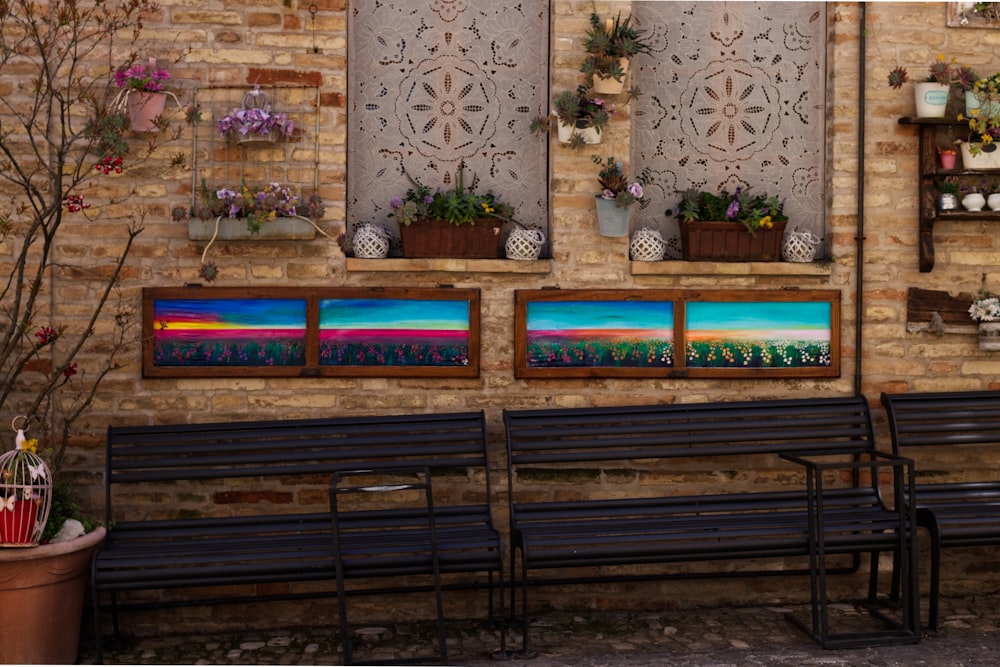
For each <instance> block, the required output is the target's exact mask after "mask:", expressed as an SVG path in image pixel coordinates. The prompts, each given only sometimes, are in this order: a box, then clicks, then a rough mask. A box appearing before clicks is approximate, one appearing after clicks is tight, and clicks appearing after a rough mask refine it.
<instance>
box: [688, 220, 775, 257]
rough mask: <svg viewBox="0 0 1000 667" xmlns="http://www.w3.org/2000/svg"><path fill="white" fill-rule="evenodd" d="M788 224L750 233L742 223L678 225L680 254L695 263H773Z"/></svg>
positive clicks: (709, 222)
mask: <svg viewBox="0 0 1000 667" xmlns="http://www.w3.org/2000/svg"><path fill="white" fill-rule="evenodd" d="M787 224H788V223H787V222H776V223H774V227H771V228H770V229H758V230H757V231H756V233H754V234H751V233H750V231H749V230H748V229H747V228H746V227H744V226H743V223H741V222H723V221H715V220H702V221H696V222H681V223H680V227H681V254H682V256H683V257H684V259H687V260H694V261H716V262H776V261H778V260H779V259H781V240H782V237H783V236H784V234H785V225H787Z"/></svg>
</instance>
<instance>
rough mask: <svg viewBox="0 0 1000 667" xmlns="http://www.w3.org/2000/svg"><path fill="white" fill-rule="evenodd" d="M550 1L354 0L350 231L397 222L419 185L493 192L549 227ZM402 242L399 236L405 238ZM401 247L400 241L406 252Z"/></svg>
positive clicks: (524, 218)
mask: <svg viewBox="0 0 1000 667" xmlns="http://www.w3.org/2000/svg"><path fill="white" fill-rule="evenodd" d="M548 42H549V7H548V2H547V1H546V0H518V1H510V0H380V1H379V2H375V1H373V0H354V1H352V2H351V3H350V6H349V8H348V98H347V99H348V103H349V106H348V118H347V123H348V141H347V145H348V174H347V224H348V229H352V226H353V225H356V224H358V223H360V222H367V221H372V222H376V223H380V224H387V225H388V226H389V227H390V228H392V227H395V226H396V225H395V221H394V220H393V219H392V218H389V217H388V214H389V213H390V208H389V201H390V200H391V199H392V198H393V197H401V196H403V194H404V193H405V192H406V190H407V189H408V188H409V187H411V185H410V182H409V181H408V179H407V176H408V175H409V176H411V177H413V178H414V179H416V180H417V181H419V182H420V183H422V184H424V185H428V186H430V187H431V188H437V187H440V188H442V189H447V188H451V187H454V185H455V179H456V177H457V174H458V171H459V166H460V165H461V164H463V163H464V164H465V171H464V176H465V185H466V186H469V185H474V186H475V188H476V191H477V192H481V193H485V192H486V191H487V190H492V191H493V192H494V194H497V195H499V196H500V197H501V199H502V200H503V201H506V202H508V203H510V204H512V205H513V206H515V207H516V210H517V218H518V220H519V221H521V222H524V223H527V224H533V225H538V226H539V227H540V228H542V229H546V228H547V225H548V194H547V185H548V174H547V166H546V146H547V143H548V142H547V141H546V139H545V137H543V136H539V135H534V136H533V135H531V134H530V132H529V126H530V124H531V120H532V119H533V118H535V117H537V116H542V115H545V113H546V111H547V96H548V54H549V51H548ZM397 238H398V233H397ZM397 251H398V246H397Z"/></svg>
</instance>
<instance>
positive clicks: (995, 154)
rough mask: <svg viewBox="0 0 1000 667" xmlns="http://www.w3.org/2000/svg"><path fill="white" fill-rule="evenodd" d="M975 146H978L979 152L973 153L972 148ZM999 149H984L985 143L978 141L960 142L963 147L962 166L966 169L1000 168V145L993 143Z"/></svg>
mask: <svg viewBox="0 0 1000 667" xmlns="http://www.w3.org/2000/svg"><path fill="white" fill-rule="evenodd" d="M973 146H976V147H978V148H977V154H976V155H973V154H972V150H971V148H972V147H973ZM993 146H994V147H995V148H997V150H993V151H990V152H987V151H984V150H982V149H983V145H982V144H978V143H969V142H968V141H963V142H962V143H961V144H960V148H961V149H962V167H963V168H965V169H1000V147H997V145H996V144H993Z"/></svg>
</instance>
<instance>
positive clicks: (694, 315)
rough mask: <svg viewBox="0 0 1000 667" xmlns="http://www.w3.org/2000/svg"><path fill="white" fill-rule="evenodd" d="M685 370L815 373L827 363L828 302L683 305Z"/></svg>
mask: <svg viewBox="0 0 1000 667" xmlns="http://www.w3.org/2000/svg"><path fill="white" fill-rule="evenodd" d="M685 312H686V321H685V346H684V356H685V362H686V365H687V366H688V367H689V368H746V369H750V368H761V369H767V368H814V367H829V366H830V364H831V358H832V357H831V342H832V341H831V321H830V320H831V313H830V305H829V304H828V303H814V302H781V301H773V302H753V303H741V302H733V301H718V302H692V303H688V304H687V306H686V311H685Z"/></svg>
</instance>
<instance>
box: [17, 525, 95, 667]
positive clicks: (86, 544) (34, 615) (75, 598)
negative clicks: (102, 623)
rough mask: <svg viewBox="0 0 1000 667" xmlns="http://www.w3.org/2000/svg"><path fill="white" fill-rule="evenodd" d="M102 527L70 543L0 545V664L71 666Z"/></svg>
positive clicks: (75, 655) (74, 660) (78, 638)
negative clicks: (3, 546) (2, 629)
mask: <svg viewBox="0 0 1000 667" xmlns="http://www.w3.org/2000/svg"><path fill="white" fill-rule="evenodd" d="M104 533H105V530H104V528H97V529H96V530H94V531H92V532H90V533H88V534H86V535H84V536H83V537H79V538H77V539H75V540H71V541H69V542H63V543H60V544H45V545H42V546H38V547H29V548H14V549H0V627H3V628H4V632H3V638H2V640H0V663H4V664H12V663H14V664H39V663H45V664H64V665H65V664H73V663H75V662H76V658H77V652H78V650H79V645H80V618H81V615H82V613H83V598H84V593H85V592H86V590H87V585H88V582H89V580H90V563H91V559H92V558H93V554H94V551H95V550H96V549H97V547H98V546H99V545H100V544H101V542H103V541H104Z"/></svg>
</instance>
